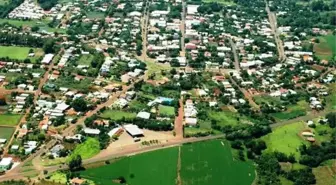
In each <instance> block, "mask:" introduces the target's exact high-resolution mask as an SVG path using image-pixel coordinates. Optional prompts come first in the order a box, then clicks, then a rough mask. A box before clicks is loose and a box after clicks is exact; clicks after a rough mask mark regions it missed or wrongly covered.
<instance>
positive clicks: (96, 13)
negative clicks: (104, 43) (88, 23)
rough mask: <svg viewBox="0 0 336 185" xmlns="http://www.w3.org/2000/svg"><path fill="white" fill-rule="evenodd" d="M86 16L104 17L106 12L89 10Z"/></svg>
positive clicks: (93, 17)
mask: <svg viewBox="0 0 336 185" xmlns="http://www.w3.org/2000/svg"><path fill="white" fill-rule="evenodd" d="M86 16H87V18H89V19H103V18H104V17H105V14H104V13H103V12H88V13H86Z"/></svg>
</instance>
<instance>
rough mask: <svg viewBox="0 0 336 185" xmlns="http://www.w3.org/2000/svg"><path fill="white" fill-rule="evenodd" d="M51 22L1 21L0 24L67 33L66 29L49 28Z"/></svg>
mask: <svg viewBox="0 0 336 185" xmlns="http://www.w3.org/2000/svg"><path fill="white" fill-rule="evenodd" d="M49 22H50V20H46V19H45V20H13V19H0V24H3V23H8V24H11V25H13V26H16V27H21V26H22V27H34V26H38V27H39V28H40V30H45V31H48V32H58V33H65V32H66V30H65V29H60V28H51V27H49V26H48V23H49Z"/></svg>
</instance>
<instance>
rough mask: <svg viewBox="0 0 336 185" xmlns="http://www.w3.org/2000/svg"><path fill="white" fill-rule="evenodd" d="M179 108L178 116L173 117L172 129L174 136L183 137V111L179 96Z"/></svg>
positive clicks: (181, 100)
mask: <svg viewBox="0 0 336 185" xmlns="http://www.w3.org/2000/svg"><path fill="white" fill-rule="evenodd" d="M179 104H180V108H179V110H178V116H176V118H175V123H174V131H175V134H176V135H175V137H176V138H183V117H184V111H183V109H184V108H183V99H182V98H181V99H180V100H179Z"/></svg>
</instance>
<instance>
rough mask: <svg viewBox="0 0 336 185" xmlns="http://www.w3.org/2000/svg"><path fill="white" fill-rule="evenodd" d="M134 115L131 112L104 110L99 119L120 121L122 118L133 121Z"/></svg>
mask: <svg viewBox="0 0 336 185" xmlns="http://www.w3.org/2000/svg"><path fill="white" fill-rule="evenodd" d="M135 116H136V114H135V113H133V112H125V111H121V110H112V109H111V110H105V111H104V112H103V113H102V114H101V115H100V117H102V118H106V119H107V118H109V119H111V120H121V119H123V118H126V119H133V118H135Z"/></svg>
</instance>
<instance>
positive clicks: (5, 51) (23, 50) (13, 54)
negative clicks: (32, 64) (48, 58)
mask: <svg viewBox="0 0 336 185" xmlns="http://www.w3.org/2000/svg"><path fill="white" fill-rule="evenodd" d="M30 49H33V50H34V53H35V56H34V57H28V54H29V50H30ZM40 56H43V51H42V49H40V48H30V47H19V46H0V57H8V58H11V59H18V60H24V59H26V58H29V59H30V60H31V61H34V60H36V58H38V57H40Z"/></svg>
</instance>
